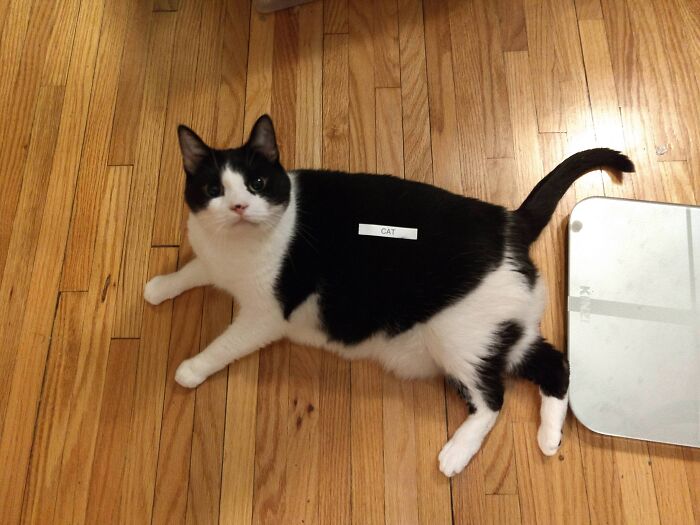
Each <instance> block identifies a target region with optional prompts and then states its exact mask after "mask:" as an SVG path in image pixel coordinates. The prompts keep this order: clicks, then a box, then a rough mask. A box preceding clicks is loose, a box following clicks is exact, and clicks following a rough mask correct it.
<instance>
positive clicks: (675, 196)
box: [658, 160, 697, 204]
mask: <svg viewBox="0 0 700 525" xmlns="http://www.w3.org/2000/svg"><path fill="white" fill-rule="evenodd" d="M658 168H659V173H660V174H661V179H662V181H663V186H664V200H665V201H666V202H673V203H676V204H694V203H696V202H697V200H696V198H695V191H694V190H693V177H692V174H691V173H690V169H689V166H688V163H687V162H686V161H682V160H679V161H675V162H673V161H671V162H660V163H659V164H658Z"/></svg>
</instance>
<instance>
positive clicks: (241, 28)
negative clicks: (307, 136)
mask: <svg viewBox="0 0 700 525" xmlns="http://www.w3.org/2000/svg"><path fill="white" fill-rule="evenodd" d="M222 25H223V26H224V27H225V28H226V34H225V36H224V39H223V47H222V50H221V82H220V85H219V100H218V109H217V113H218V122H217V123H216V142H217V144H220V145H222V146H225V147H232V146H237V145H239V144H241V143H242V142H243V136H242V132H243V119H244V117H245V100H246V79H247V78H248V71H247V69H248V41H249V38H250V34H249V30H250V2H248V1H246V0H235V1H227V2H225V3H224V6H223V22H222ZM318 38H319V39H320V38H321V37H320V36H318ZM166 129H167V128H166ZM180 178H182V177H180Z"/></svg>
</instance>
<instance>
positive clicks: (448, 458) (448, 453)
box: [438, 438, 474, 478]
mask: <svg viewBox="0 0 700 525" xmlns="http://www.w3.org/2000/svg"><path fill="white" fill-rule="evenodd" d="M473 456H474V454H470V453H469V450H467V449H466V448H465V447H464V446H463V445H462V444H461V443H458V442H456V441H455V439H454V438H452V439H450V440H449V441H448V442H447V443H445V446H444V447H442V450H441V451H440V455H439V456H438V461H439V462H440V472H442V473H443V474H444V475H445V476H447V477H448V478H451V477H452V476H455V475H457V474H459V473H460V472H462V471H463V470H464V467H466V466H467V465H468V464H469V461H471V459H472V457H473Z"/></svg>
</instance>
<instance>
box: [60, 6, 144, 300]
mask: <svg viewBox="0 0 700 525" xmlns="http://www.w3.org/2000/svg"><path fill="white" fill-rule="evenodd" d="M132 4H133V2H107V3H106V9H107V11H106V12H105V15H104V20H103V23H102V30H101V33H100V44H99V48H98V50H97V63H96V65H95V79H94V85H96V86H100V89H97V90H93V93H92V97H91V99H90V110H89V113H88V120H87V125H86V130H85V141H84V143H83V151H82V154H81V159H80V170H79V172H78V182H77V188H76V191H75V198H74V200H73V212H72V216H71V227H70V234H69V236H68V245H67V246H66V255H65V260H64V264H63V273H62V275H61V290H87V287H88V284H89V281H90V271H91V268H92V260H93V255H94V252H93V246H94V244H95V236H96V235H97V228H98V217H99V213H100V210H99V209H98V204H99V202H100V196H101V194H102V192H103V191H104V188H105V186H106V184H107V182H106V180H105V177H106V174H107V170H105V169H104V166H105V165H106V164H107V155H108V153H109V137H110V133H111V127H112V114H113V111H114V107H115V103H116V97H117V86H118V81H119V74H118V73H119V62H120V60H121V55H122V51H123V49H124V42H125V38H126V29H127V20H128V18H127V17H128V14H129V11H130V9H131V7H132Z"/></svg>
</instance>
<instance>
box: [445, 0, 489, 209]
mask: <svg viewBox="0 0 700 525" xmlns="http://www.w3.org/2000/svg"><path fill="white" fill-rule="evenodd" d="M449 9H450V36H451V43H452V60H453V66H454V85H455V100H456V104H457V106H456V107H458V108H469V111H457V129H458V132H459V152H460V161H461V164H462V188H463V189H464V193H465V195H467V196H469V197H476V198H484V197H485V196H486V189H485V186H484V181H485V180H486V163H485V159H486V155H485V149H484V138H483V134H482V133H480V130H482V129H484V115H483V111H482V110H481V106H482V102H481V63H480V52H479V43H478V38H477V36H476V35H475V34H474V32H473V31H472V30H471V28H472V27H473V23H474V12H473V10H474V6H473V5H472V4H467V3H466V2H459V1H456V0H451V1H450V2H449ZM475 130H479V131H475Z"/></svg>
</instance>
